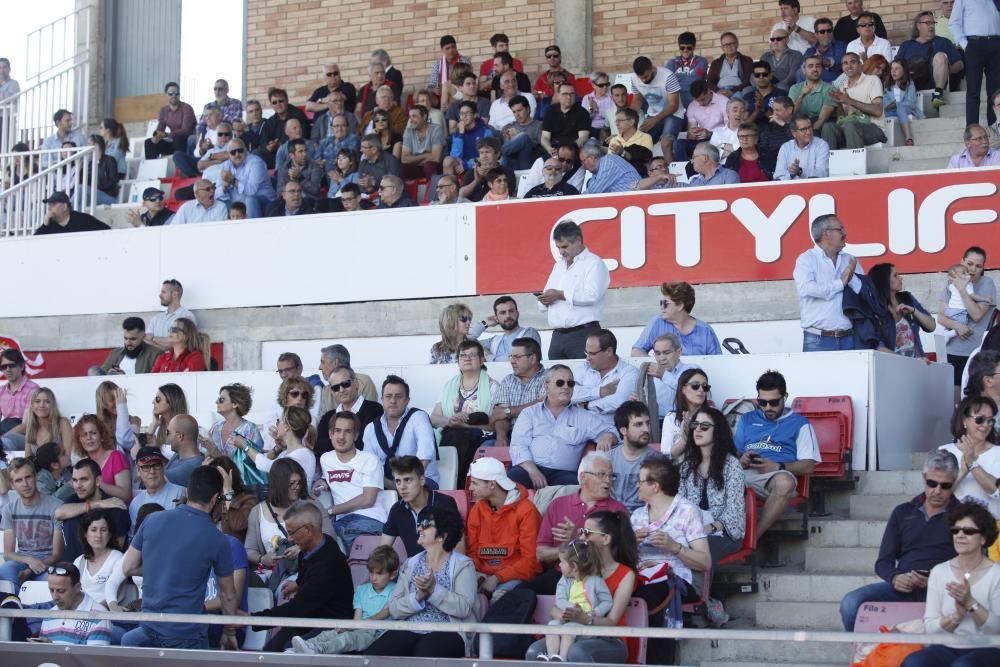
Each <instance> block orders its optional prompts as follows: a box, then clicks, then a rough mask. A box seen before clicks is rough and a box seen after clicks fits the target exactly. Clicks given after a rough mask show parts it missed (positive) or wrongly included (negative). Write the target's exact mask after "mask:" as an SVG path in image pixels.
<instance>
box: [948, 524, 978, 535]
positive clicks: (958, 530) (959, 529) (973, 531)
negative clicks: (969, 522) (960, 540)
mask: <svg viewBox="0 0 1000 667" xmlns="http://www.w3.org/2000/svg"><path fill="white" fill-rule="evenodd" d="M959 533H961V534H962V535H968V536H969V537H972V536H973V535H982V533H983V531H981V530H979V529H978V528H966V527H965V526H962V527H959V526H952V528H951V534H952V535H958V534H959Z"/></svg>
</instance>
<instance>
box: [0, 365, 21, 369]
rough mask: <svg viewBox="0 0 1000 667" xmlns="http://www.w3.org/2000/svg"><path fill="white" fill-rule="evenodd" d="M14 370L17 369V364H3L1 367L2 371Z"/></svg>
mask: <svg viewBox="0 0 1000 667" xmlns="http://www.w3.org/2000/svg"><path fill="white" fill-rule="evenodd" d="M12 368H17V365H16V364H3V365H2V366H0V371H9V370H10V369H12Z"/></svg>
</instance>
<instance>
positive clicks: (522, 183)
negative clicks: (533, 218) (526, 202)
mask: <svg viewBox="0 0 1000 667" xmlns="http://www.w3.org/2000/svg"><path fill="white" fill-rule="evenodd" d="M526 194H528V171H524V172H521V174H520V175H519V176H518V177H517V198H518V199H524V195H526Z"/></svg>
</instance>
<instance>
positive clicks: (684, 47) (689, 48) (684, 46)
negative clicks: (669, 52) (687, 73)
mask: <svg viewBox="0 0 1000 667" xmlns="http://www.w3.org/2000/svg"><path fill="white" fill-rule="evenodd" d="M677 50H678V51H694V46H693V45H690V44H681V45H680V46H678V47H677Z"/></svg>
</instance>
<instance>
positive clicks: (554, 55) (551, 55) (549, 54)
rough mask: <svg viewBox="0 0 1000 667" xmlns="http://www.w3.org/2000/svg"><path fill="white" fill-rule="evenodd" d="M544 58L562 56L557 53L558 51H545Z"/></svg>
mask: <svg viewBox="0 0 1000 667" xmlns="http://www.w3.org/2000/svg"><path fill="white" fill-rule="evenodd" d="M545 58H546V59H549V58H562V56H561V55H559V54H558V53H546V54H545Z"/></svg>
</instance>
